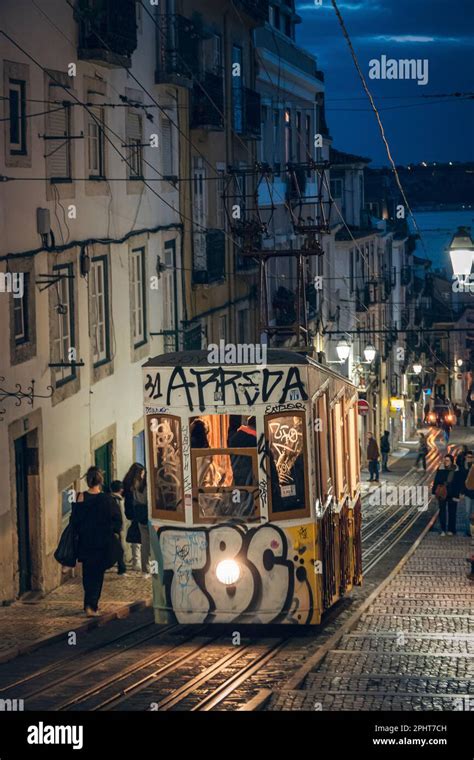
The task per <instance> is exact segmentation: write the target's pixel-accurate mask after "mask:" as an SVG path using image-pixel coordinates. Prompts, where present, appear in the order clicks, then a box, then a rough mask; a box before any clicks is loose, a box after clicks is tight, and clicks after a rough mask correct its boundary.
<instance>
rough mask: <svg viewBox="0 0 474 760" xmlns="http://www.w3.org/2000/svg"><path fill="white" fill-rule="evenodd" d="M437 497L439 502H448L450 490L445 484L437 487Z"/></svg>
mask: <svg viewBox="0 0 474 760" xmlns="http://www.w3.org/2000/svg"><path fill="white" fill-rule="evenodd" d="M435 496H436V498H437V499H439V501H446V499H447V498H448V489H447V488H446V486H445V485H444V483H442V484H441V485H439V486H436V491H435Z"/></svg>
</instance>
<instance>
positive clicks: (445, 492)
mask: <svg viewBox="0 0 474 760" xmlns="http://www.w3.org/2000/svg"><path fill="white" fill-rule="evenodd" d="M443 464H444V467H443V468H441V467H440V468H439V469H438V470H437V472H436V475H435V479H434V482H433V488H432V489H431V493H432V494H434V495H435V496H436V498H437V499H438V504H439V522H440V526H441V534H440V535H441V536H445V535H446V533H447V535H448V536H453V535H454V534H455V533H456V510H457V505H458V501H459V496H460V492H461V488H462V485H463V483H462V475H461V474H460V473H459V470H457V469H456V465H455V463H454V457H452V456H451V454H446V456H445V457H444V458H443ZM446 528H447V531H446Z"/></svg>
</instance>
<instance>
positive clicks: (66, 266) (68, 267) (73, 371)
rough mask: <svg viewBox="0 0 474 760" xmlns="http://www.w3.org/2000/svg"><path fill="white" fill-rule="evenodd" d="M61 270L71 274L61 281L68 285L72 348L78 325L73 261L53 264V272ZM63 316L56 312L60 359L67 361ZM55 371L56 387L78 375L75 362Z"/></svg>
mask: <svg viewBox="0 0 474 760" xmlns="http://www.w3.org/2000/svg"><path fill="white" fill-rule="evenodd" d="M61 270H66V273H67V274H68V275H69V277H68V278H64V279H61V280H60V283H63V282H65V283H66V285H67V295H68V304H67V307H68V316H69V320H68V321H69V336H68V337H69V350H70V349H71V348H75V345H74V344H75V332H76V325H75V321H74V308H75V303H74V278H73V277H71V275H73V274H74V265H73V264H72V263H69V264H55V265H54V266H53V272H58V273H60V272H61ZM61 316H64V315H61V314H59V313H56V318H57V319H58V325H59V330H58V332H59V337H58V338H57V340H58V341H59V343H60V353H59V357H58V361H59V362H66V361H67V356H62V355H61V345H62V343H63V341H64V335H62V330H61V325H62V322H61V320H60V317H61ZM67 369H69V370H70V373H69V374H68V375H66V376H64V373H65V371H66V370H67ZM53 371H54V375H55V377H54V382H55V386H56V388H60V387H61V386H63V385H66V383H69V382H71V380H75V379H76V377H77V369H76V365H75V364H73V365H72V366H71V367H53ZM59 373H61V374H62V377H61V378H60V379H58V374H59Z"/></svg>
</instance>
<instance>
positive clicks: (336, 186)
mask: <svg viewBox="0 0 474 760" xmlns="http://www.w3.org/2000/svg"><path fill="white" fill-rule="evenodd" d="M329 187H330V190H331V195H332V197H333V198H342V188H343V184H342V179H331V180H330V182H329Z"/></svg>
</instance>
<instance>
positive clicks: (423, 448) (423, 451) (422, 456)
mask: <svg viewBox="0 0 474 760" xmlns="http://www.w3.org/2000/svg"><path fill="white" fill-rule="evenodd" d="M419 438H420V440H419V442H418V456H417V457H416V463H415V467H416V468H417V469H419V464H420V461H421V464H422V467H423V469H424V470H426V457H427V456H428V451H429V449H428V441H427V440H426V435H425V434H424V433H420V435H419Z"/></svg>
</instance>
